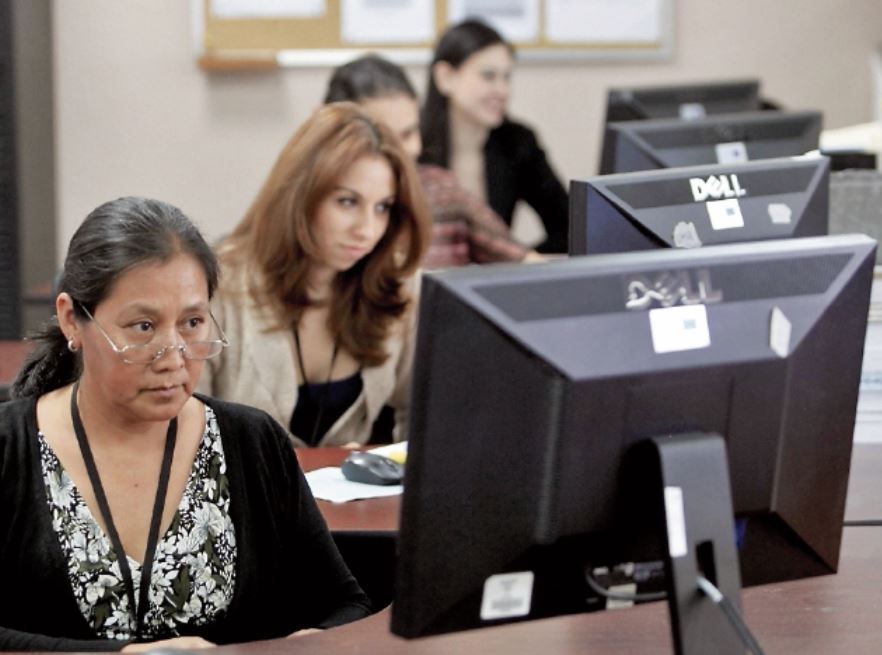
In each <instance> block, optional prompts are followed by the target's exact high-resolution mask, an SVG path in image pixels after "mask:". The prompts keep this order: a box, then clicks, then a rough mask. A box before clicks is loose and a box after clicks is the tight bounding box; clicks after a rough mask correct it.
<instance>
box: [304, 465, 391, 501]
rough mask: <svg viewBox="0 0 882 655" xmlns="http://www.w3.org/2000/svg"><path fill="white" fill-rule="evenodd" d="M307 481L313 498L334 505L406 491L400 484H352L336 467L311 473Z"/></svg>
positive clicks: (307, 476)
mask: <svg viewBox="0 0 882 655" xmlns="http://www.w3.org/2000/svg"><path fill="white" fill-rule="evenodd" d="M306 481H307V482H308V483H309V488H310V489H311V490H312V495H313V496H315V497H316V498H317V499H319V500H329V501H331V502H332V503H348V502H349V501H350V500H361V499H362V498H385V497H386V496H398V495H399V494H401V492H402V491H404V485H400V484H390V485H381V484H364V483H362V482H351V481H349V480H347V479H346V478H344V477H343V473H341V472H340V469H339V468H337V467H336V466H327V467H325V468H321V469H316V470H315V471H310V472H309V473H307V474H306Z"/></svg>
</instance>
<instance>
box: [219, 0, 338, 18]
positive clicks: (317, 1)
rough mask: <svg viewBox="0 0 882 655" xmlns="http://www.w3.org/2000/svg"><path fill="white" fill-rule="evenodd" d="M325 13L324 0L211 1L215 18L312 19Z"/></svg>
mask: <svg viewBox="0 0 882 655" xmlns="http://www.w3.org/2000/svg"><path fill="white" fill-rule="evenodd" d="M326 11H327V7H326V6H325V0H211V14H212V16H215V17H216V18H314V17H317V16H323V15H324V14H325V12H326Z"/></svg>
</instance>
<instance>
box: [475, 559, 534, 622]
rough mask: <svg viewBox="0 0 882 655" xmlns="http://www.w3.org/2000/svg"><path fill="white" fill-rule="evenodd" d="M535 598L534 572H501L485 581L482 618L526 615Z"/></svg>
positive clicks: (489, 619) (488, 619)
mask: <svg viewBox="0 0 882 655" xmlns="http://www.w3.org/2000/svg"><path fill="white" fill-rule="evenodd" d="M532 600H533V572H532V571H520V572H518V573H500V574H497V575H491V576H490V577H489V578H487V579H486V580H485V581H484V596H483V597H482V598H481V619H482V620H484V621H492V620H494V619H507V618H511V617H515V616H526V615H527V614H529V613H530V604H531V602H532Z"/></svg>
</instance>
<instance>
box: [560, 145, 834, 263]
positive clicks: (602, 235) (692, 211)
mask: <svg viewBox="0 0 882 655" xmlns="http://www.w3.org/2000/svg"><path fill="white" fill-rule="evenodd" d="M829 176H830V162H829V160H828V159H827V158H826V157H820V156H818V157H800V158H781V159H766V160H761V161H755V162H747V163H744V164H729V165H726V164H715V165H711V166H692V167H685V168H671V169H665V170H657V171H643V172H638V173H623V174H619V175H601V176H596V177H591V178H587V179H584V180H573V181H572V183H571V185H570V246H569V254H570V255H588V254H600V253H613V252H627V251H634V250H652V249H655V248H666V247H669V248H694V247H698V246H705V245H713V244H723V243H734V242H742V241H758V240H765V239H783V238H789V237H803V236H819V235H824V234H827V214H828V205H829V200H828V196H829V189H828V187H829Z"/></svg>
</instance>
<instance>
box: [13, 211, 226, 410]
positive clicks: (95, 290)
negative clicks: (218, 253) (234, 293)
mask: <svg viewBox="0 0 882 655" xmlns="http://www.w3.org/2000/svg"><path fill="white" fill-rule="evenodd" d="M179 253H186V254H188V255H192V256H193V257H194V258H195V259H196V261H198V262H199V264H200V265H201V266H202V269H203V271H204V272H205V278H206V280H207V281H208V297H209V298H211V297H212V296H213V295H214V291H215V289H216V288H217V282H218V263H217V259H216V258H215V255H214V252H213V251H212V250H211V247H210V246H209V245H208V244H207V243H206V242H205V239H203V237H202V235H201V234H200V233H199V230H198V229H197V228H196V226H195V225H194V224H193V223H192V222H191V221H190V219H189V218H187V217H186V216H185V215H184V213H183V212H182V211H181V210H180V209H178V208H177V207H174V206H173V205H170V204H168V203H166V202H162V201H159V200H150V199H148V198H134V197H128V198H119V199H117V200H112V201H110V202H107V203H104V204H103V205H101V206H100V207H98V208H96V209H95V210H93V211H92V212H91V213H90V214H89V215H88V216H87V217H86V220H84V221H83V223H82V225H80V227H79V228H78V229H77V231H76V232H75V233H74V235H73V237H72V238H71V240H70V245H69V246H68V249H67V257H66V259H65V261H64V269H63V271H62V272H61V276H60V279H59V281H58V293H67V294H68V295H70V297H71V298H72V299H73V301H74V303H73V309H74V314H75V315H76V317H77V318H78V319H80V320H82V321H88V320H89V319H88V317H87V316H86V314H85V312H84V311H83V308H84V307H85V308H86V309H87V310H88V311H89V312H90V313H92V314H94V313H95V308H96V307H97V305H99V304H100V303H101V301H102V300H104V299H105V298H107V296H108V295H109V294H110V293H111V291H112V289H113V285H114V283H115V282H116V281H117V280H118V279H119V277H120V276H121V275H123V274H124V273H125V272H126V271H128V270H130V269H132V268H133V267H135V266H138V265H139V264H145V263H148V262H166V261H168V260H169V259H171V258H172V257H174V256H175V255H177V254H179ZM32 338H33V340H34V341H36V342H37V346H36V348H35V349H34V351H33V352H32V353H31V355H30V356H29V357H28V359H27V360H26V361H25V364H24V366H23V367H22V369H21V371H20V372H19V374H18V377H17V378H16V380H15V382H14V383H13V387H12V396H13V397H14V398H23V397H26V396H40V395H42V394H44V393H46V392H48V391H52V390H53V389H58V388H60V387H63V386H64V385H66V384H70V383H71V382H73V381H74V380H76V379H77V378H79V376H80V372H81V369H82V362H81V360H80V356H79V354H78V353H75V352H71V351H70V350H69V349H68V347H67V339H66V337H65V336H64V333H63V332H62V331H61V328H60V327H59V326H58V323H57V321H55V320H53V321H51V322H50V323H49V324H47V325H46V326H45V327H44V328H43V330H42V331H41V332H39V333H38V334H36V335H34V336H33V337H32Z"/></svg>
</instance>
